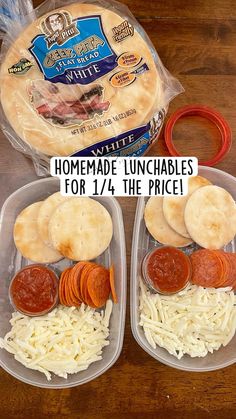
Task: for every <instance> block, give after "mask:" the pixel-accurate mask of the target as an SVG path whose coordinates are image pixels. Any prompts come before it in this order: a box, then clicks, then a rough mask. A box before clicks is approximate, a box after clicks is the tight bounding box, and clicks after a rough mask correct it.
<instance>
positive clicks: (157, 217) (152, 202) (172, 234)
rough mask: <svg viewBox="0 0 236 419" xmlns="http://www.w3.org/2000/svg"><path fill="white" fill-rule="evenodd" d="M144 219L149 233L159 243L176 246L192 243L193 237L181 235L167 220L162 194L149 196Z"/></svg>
mask: <svg viewBox="0 0 236 419" xmlns="http://www.w3.org/2000/svg"><path fill="white" fill-rule="evenodd" d="M144 220H145V224H146V227H147V229H148V231H149V233H150V234H151V236H152V237H154V239H155V240H157V241H158V242H159V243H162V244H167V245H169V246H175V247H185V246H188V245H189V244H190V243H192V241H191V239H188V238H186V237H183V236H180V234H178V233H176V231H175V230H173V229H172V228H171V227H170V226H169V224H168V223H167V222H166V219H165V217H164V214H163V197H161V196H152V197H151V198H149V200H148V201H147V204H146V206H145V211H144Z"/></svg>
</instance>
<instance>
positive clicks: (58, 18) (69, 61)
mask: <svg viewBox="0 0 236 419" xmlns="http://www.w3.org/2000/svg"><path fill="white" fill-rule="evenodd" d="M13 3H14V5H15V6H14V7H16V5H18V9H20V10H22V11H23V13H22V14H21V13H20V10H19V11H18V13H15V14H14V15H13V16H10V17H9V18H7V19H5V18H4V19H2V20H3V21H4V25H5V30H6V35H5V37H4V40H3V45H2V54H1V71H0V86H1V87H0V88H1V107H2V109H1V119H0V122H1V126H2V130H3V132H4V134H5V135H6V137H7V138H8V139H9V140H10V142H11V143H12V145H13V146H14V147H15V148H16V149H17V150H20V151H21V152H23V153H25V154H27V155H30V156H31V157H32V158H33V161H34V163H35V168H36V171H37V174H38V175H43V174H47V173H48V168H49V160H50V156H79V157H80V156H88V157H89V156H91V157H102V156H106V157H107V156H141V155H143V154H144V153H145V152H146V151H147V150H148V148H149V147H150V145H151V144H152V143H153V141H155V140H156V139H157V137H158V135H159V132H160V130H161V127H162V125H163V122H164V118H165V115H166V112H167V109H168V104H169V102H170V101H171V99H173V98H174V97H175V96H176V95H177V94H179V93H180V92H181V91H183V89H182V86H181V85H180V83H179V82H178V81H177V80H176V79H175V78H174V77H172V76H171V75H170V73H169V72H168V71H167V70H166V69H165V67H164V66H163V64H162V62H161V61H160V58H159V56H158V55H157V52H156V51H155V49H154V47H153V45H152V43H151V41H150V39H149V38H148V36H147V34H146V33H145V32H144V30H143V28H142V27H141V26H140V24H139V23H138V22H137V21H136V19H135V18H134V17H133V15H132V14H131V13H130V11H129V10H128V8H127V7H126V6H124V5H122V4H120V3H118V2H115V1H111V0H109V1H105V0H96V1H94V0H82V1H80V0H74V1H73V0H71V1H65V0H47V1H45V2H44V3H43V4H41V5H40V6H39V7H38V8H37V9H35V10H33V11H30V7H28V10H29V11H30V13H28V14H25V15H24V13H25V9H27V8H26V7H25V6H26V5H27V4H28V5H29V4H30V1H29V0H27V1H26V2H25V1H23V0H15V1H14V2H13ZM13 3H11V4H13ZM23 5H24V9H23ZM21 8H22V9H21Z"/></svg>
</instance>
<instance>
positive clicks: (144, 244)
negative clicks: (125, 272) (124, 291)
mask: <svg viewBox="0 0 236 419" xmlns="http://www.w3.org/2000/svg"><path fill="white" fill-rule="evenodd" d="M198 174H199V175H201V176H204V177H206V178H207V179H209V180H210V181H211V182H212V183H213V184H215V185H218V186H221V187H222V188H225V189H226V190H227V191H228V192H229V193H230V194H231V195H232V196H233V198H234V199H235V200H236V178H234V177H233V176H231V175H229V174H228V173H225V172H222V171H221V170H217V169H214V168H209V167H203V166H200V167H199V171H198ZM146 201H147V198H143V197H141V198H139V199H138V204H137V209H136V217H135V223H134V232H133V243H132V256H131V261H132V263H131V283H130V309H131V313H130V314H131V328H132V333H133V336H134V338H135V339H136V341H137V342H138V344H139V345H140V346H141V347H142V348H143V349H144V351H146V352H147V353H148V354H149V355H151V356H152V357H153V358H155V359H156V360H158V361H160V362H162V363H163V364H166V365H169V366H170V367H174V368H178V369H180V370H185V371H212V370H217V369H220V368H224V367H227V366H228V365H231V364H234V363H235V362H236V334H235V336H234V338H233V339H232V340H231V342H230V343H229V344H228V345H227V346H225V347H221V348H220V349H219V350H218V351H214V353H213V354H210V353H209V354H208V355H207V356H206V357H204V358H191V357H190V356H188V355H185V356H184V357H183V358H182V359H180V360H178V359H176V358H175V357H174V356H173V355H170V354H169V353H168V352H167V351H166V350H165V349H164V348H161V347H157V348H156V349H153V348H152V347H151V345H149V343H148V342H147V340H146V338H145V336H144V332H143V329H142V327H141V326H139V280H140V279H141V264H142V260H143V257H144V256H145V255H146V253H147V252H148V251H149V250H151V249H153V248H154V247H158V246H160V244H159V243H158V242H156V241H155V240H154V239H153V238H152V237H151V235H150V234H149V232H148V231H147V229H146V226H145V222H144V218H143V215H144V208H145V204H146ZM235 244H236V240H235V239H234V240H233V241H231V242H230V243H229V244H228V245H227V246H225V248H224V250H226V251H228V252H235ZM193 247H195V245H192V246H188V247H187V248H186V249H185V251H186V252H189V253H190V252H192V250H193Z"/></svg>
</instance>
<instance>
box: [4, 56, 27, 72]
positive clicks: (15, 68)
mask: <svg viewBox="0 0 236 419" xmlns="http://www.w3.org/2000/svg"><path fill="white" fill-rule="evenodd" d="M32 65H33V64H32V63H31V62H30V61H29V60H28V59H27V58H21V59H20V61H18V63H16V64H13V65H12V66H11V67H10V68H8V73H9V74H16V75H19V74H25V73H27V71H29V69H30V68H31V67H32Z"/></svg>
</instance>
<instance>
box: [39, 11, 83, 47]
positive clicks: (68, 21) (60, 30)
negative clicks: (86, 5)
mask: <svg viewBox="0 0 236 419" xmlns="http://www.w3.org/2000/svg"><path fill="white" fill-rule="evenodd" d="M41 30H42V32H44V33H45V34H46V35H47V38H46V42H47V45H48V48H50V47H51V46H52V45H54V44H58V45H63V44H64V43H65V42H66V41H68V39H70V38H73V37H74V36H75V35H76V34H78V33H79V30H78V28H77V27H76V24H75V23H72V17H71V15H70V14H69V13H68V12H65V11H63V12H59V13H53V14H51V15H49V16H47V17H46V19H44V20H43V21H42V22H41Z"/></svg>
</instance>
